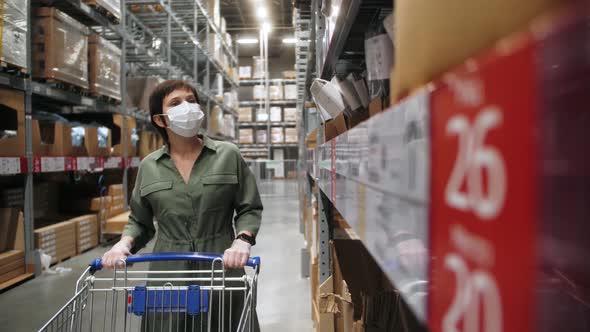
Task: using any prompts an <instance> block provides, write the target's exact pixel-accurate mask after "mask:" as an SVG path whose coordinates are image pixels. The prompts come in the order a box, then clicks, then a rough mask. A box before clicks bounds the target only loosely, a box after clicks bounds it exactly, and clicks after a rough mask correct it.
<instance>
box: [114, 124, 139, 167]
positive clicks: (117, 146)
mask: <svg viewBox="0 0 590 332" xmlns="http://www.w3.org/2000/svg"><path fill="white" fill-rule="evenodd" d="M125 118H126V120H127V131H126V132H125V133H123V115H122V114H113V124H114V125H115V128H116V132H115V134H114V135H113V138H114V139H113V140H115V139H116V142H113V143H114V144H113V149H112V152H111V156H117V157H122V156H123V145H122V142H123V135H126V136H127V138H126V139H127V156H128V157H132V156H135V155H136V152H137V148H136V146H135V145H134V141H133V140H132V136H133V135H134V134H135V132H136V127H137V123H136V121H135V118H134V117H131V116H127V117H125Z"/></svg>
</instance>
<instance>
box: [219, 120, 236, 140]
mask: <svg viewBox="0 0 590 332" xmlns="http://www.w3.org/2000/svg"><path fill="white" fill-rule="evenodd" d="M221 127H222V130H221V132H222V134H223V135H225V136H227V137H231V138H235V137H236V120H235V119H234V116H233V115H231V114H225V115H223V124H222V126H221Z"/></svg>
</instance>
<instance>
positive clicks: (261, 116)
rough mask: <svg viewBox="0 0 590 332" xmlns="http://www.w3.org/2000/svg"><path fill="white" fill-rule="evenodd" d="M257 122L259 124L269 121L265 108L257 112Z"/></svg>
mask: <svg viewBox="0 0 590 332" xmlns="http://www.w3.org/2000/svg"><path fill="white" fill-rule="evenodd" d="M256 121H258V122H266V121H268V113H267V112H266V110H265V109H264V108H259V109H257V110H256Z"/></svg>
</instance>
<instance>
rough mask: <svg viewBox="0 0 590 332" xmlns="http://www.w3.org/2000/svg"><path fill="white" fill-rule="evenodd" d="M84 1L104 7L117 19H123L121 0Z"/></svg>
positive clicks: (94, 5)
mask: <svg viewBox="0 0 590 332" xmlns="http://www.w3.org/2000/svg"><path fill="white" fill-rule="evenodd" d="M84 2H85V3H87V4H88V5H91V6H93V7H100V8H102V9H104V10H105V11H106V12H107V13H109V15H111V16H113V17H114V18H116V19H117V20H120V19H121V0H84Z"/></svg>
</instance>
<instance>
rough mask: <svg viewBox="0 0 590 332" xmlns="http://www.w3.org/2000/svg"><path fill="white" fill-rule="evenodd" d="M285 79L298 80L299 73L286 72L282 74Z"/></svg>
mask: <svg viewBox="0 0 590 332" xmlns="http://www.w3.org/2000/svg"><path fill="white" fill-rule="evenodd" d="M282 74H283V78H286V79H294V78H297V72H296V71H294V70H285V71H283V72H282Z"/></svg>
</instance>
